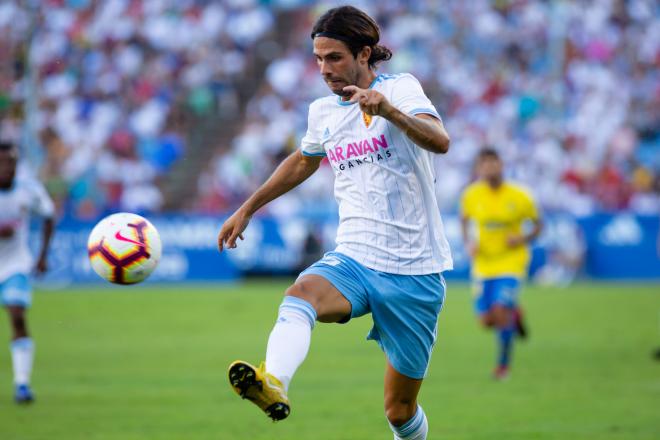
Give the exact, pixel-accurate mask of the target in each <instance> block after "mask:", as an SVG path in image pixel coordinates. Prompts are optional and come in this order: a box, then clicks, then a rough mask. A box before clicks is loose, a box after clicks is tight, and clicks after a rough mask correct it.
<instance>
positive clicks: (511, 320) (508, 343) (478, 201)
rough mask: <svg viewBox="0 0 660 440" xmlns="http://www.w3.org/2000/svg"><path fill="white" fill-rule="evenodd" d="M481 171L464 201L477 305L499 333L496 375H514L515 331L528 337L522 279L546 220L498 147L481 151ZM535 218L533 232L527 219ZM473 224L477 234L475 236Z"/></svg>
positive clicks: (464, 224)
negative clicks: (510, 177)
mask: <svg viewBox="0 0 660 440" xmlns="http://www.w3.org/2000/svg"><path fill="white" fill-rule="evenodd" d="M476 170H477V175H478V177H479V180H478V181H477V182H474V183H472V184H471V185H469V186H468V187H467V188H466V189H465V191H464V193H463V196H462V200H461V226H462V232H463V242H464V243H465V248H466V249H467V251H468V253H469V254H470V256H471V257H472V279H473V284H474V291H475V303H474V307H475V310H476V312H477V314H478V315H479V319H480V321H481V323H482V324H483V325H484V326H485V327H487V328H493V329H495V331H496V332H497V338H498V343H499V357H498V362H497V366H496V368H495V371H494V373H493V375H494V378H495V379H504V378H506V377H507V376H508V372H509V365H510V361H511V351H512V347H513V337H514V333H515V332H517V333H518V335H519V336H521V337H523V338H524V337H525V336H526V329H525V325H524V324H523V320H522V314H521V312H520V309H519V308H518V306H517V304H518V293H519V290H520V282H521V280H522V279H524V278H525V276H526V275H527V266H528V264H529V259H530V253H529V250H528V249H527V245H528V244H529V243H530V242H532V241H533V240H534V239H535V238H536V237H538V235H539V233H540V232H541V228H542V223H541V219H540V217H539V215H538V212H537V209H536V206H535V204H534V200H533V199H532V196H531V195H530V194H529V193H528V192H527V191H525V190H524V189H523V188H521V187H520V186H519V185H516V184H514V183H512V182H508V181H505V180H504V178H503V164H502V160H501V159H500V156H499V155H498V153H497V151H495V150H494V149H492V148H485V149H483V150H481V151H480V152H479V154H478V156H477V161H476ZM527 221H531V222H532V225H533V226H532V228H531V230H530V231H529V232H528V233H525V232H524V231H523V227H524V224H525V222H527ZM470 222H474V223H475V224H476V226H477V231H478V234H477V238H476V239H475V240H473V239H472V238H471V237H470Z"/></svg>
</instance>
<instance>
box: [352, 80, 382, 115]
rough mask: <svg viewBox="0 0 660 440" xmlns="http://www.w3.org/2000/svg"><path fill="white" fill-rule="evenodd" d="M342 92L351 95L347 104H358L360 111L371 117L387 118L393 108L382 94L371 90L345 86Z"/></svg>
mask: <svg viewBox="0 0 660 440" xmlns="http://www.w3.org/2000/svg"><path fill="white" fill-rule="evenodd" d="M344 91H345V92H347V93H350V94H351V99H349V102H357V103H359V104H360V110H362V111H363V112H365V113H366V114H368V115H371V116H383V117H387V114H388V113H390V112H391V111H392V109H393V108H394V107H393V106H392V104H390V102H389V101H388V100H387V98H385V96H383V94H382V93H380V92H377V91H375V90H373V89H361V88H359V87H357V86H346V87H344Z"/></svg>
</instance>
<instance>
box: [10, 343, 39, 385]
mask: <svg viewBox="0 0 660 440" xmlns="http://www.w3.org/2000/svg"><path fill="white" fill-rule="evenodd" d="M33 359H34V343H33V342H32V339H31V338H18V339H16V340H14V341H12V342H11V361H12V364H13V366H14V383H15V384H16V385H28V384H29V383H30V375H31V374H32V360H33Z"/></svg>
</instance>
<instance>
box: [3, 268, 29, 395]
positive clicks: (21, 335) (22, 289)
mask: <svg viewBox="0 0 660 440" xmlns="http://www.w3.org/2000/svg"><path fill="white" fill-rule="evenodd" d="M0 294H1V296H2V302H3V304H4V305H5V309H6V310H7V314H8V316H9V322H10V324H11V328H12V341H11V344H10V350H11V358H12V366H13V370H14V385H15V395H14V398H15V400H16V402H17V403H29V402H32V401H33V400H34V395H33V394H32V390H31V389H30V376H31V375H32V363H33V359H34V343H33V341H32V338H31V337H30V335H29V333H28V327H27V317H26V315H27V313H26V310H27V308H28V307H29V306H30V304H31V302H32V292H31V290H30V284H29V282H28V279H27V276H25V275H23V274H17V275H14V276H12V277H10V278H8V279H7V280H6V281H5V282H4V283H2V285H1V289H0Z"/></svg>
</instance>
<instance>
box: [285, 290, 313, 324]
mask: <svg viewBox="0 0 660 440" xmlns="http://www.w3.org/2000/svg"><path fill="white" fill-rule="evenodd" d="M287 309H289V310H294V311H298V312H301V313H302V314H303V315H304V316H305V317H306V318H307V319H308V320H309V325H310V327H311V328H314V324H315V323H316V317H317V315H316V310H314V307H312V305H311V304H310V303H308V302H307V301H305V300H304V299H301V298H298V297H295V296H285V297H284V300H283V301H282V304H281V305H280V313H281V312H282V311H283V310H287Z"/></svg>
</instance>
